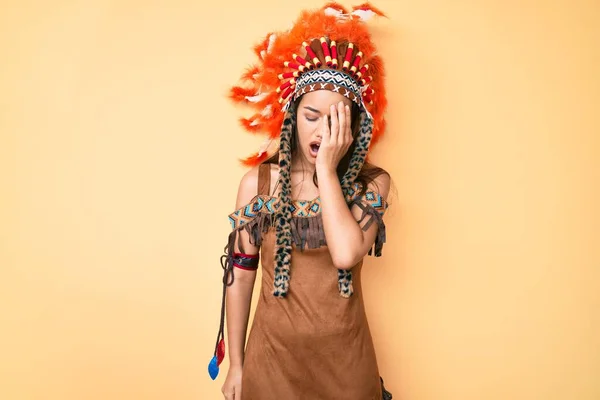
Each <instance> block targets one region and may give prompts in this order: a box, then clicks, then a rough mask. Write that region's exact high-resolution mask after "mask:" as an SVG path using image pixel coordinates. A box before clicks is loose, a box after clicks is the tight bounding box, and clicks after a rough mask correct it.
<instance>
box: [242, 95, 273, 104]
mask: <svg viewBox="0 0 600 400" xmlns="http://www.w3.org/2000/svg"><path fill="white" fill-rule="evenodd" d="M268 95H269V94H268V93H258V94H257V95H255V96H246V100H248V101H249V102H250V103H258V102H259V101H261V100H264V98H265V97H267V96H268Z"/></svg>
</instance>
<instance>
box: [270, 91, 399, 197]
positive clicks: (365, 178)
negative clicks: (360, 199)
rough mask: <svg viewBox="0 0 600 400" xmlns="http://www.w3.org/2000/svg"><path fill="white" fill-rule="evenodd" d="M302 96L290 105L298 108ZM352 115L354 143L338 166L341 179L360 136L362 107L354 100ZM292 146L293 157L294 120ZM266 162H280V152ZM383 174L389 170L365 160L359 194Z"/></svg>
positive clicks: (295, 143) (295, 142)
mask: <svg viewBox="0 0 600 400" xmlns="http://www.w3.org/2000/svg"><path fill="white" fill-rule="evenodd" d="M301 98H302V96H300V97H299V98H298V99H296V101H294V103H293V104H290V107H294V109H296V110H297V109H298V105H299V104H300V99H301ZM351 115H352V121H351V123H350V127H351V129H352V138H353V139H354V140H353V141H352V144H351V145H350V147H349V148H348V151H347V152H346V154H345V155H344V157H342V159H341V160H340V162H339V164H338V166H337V176H338V179H339V180H340V181H341V180H342V178H343V177H344V174H345V173H346V171H347V170H348V166H349V164H350V158H351V157H352V154H353V153H354V148H355V147H356V138H357V136H358V132H359V129H360V126H359V125H360V124H359V119H360V108H359V106H358V105H357V104H356V103H354V102H352V112H351ZM296 118H297V116H296ZM291 148H292V158H293V157H295V156H297V153H298V151H299V143H298V124H297V122H296V121H294V133H293V137H292V143H291ZM264 163H265V164H278V163H279V152H277V153H275V154H273V155H272V156H271V157H270V158H268V159H267V160H265V161H264ZM383 174H387V172H386V171H385V170H384V169H383V168H380V167H377V166H376V165H374V164H371V163H368V162H365V163H364V165H363V167H362V169H361V171H360V172H359V174H358V176H357V177H356V182H357V183H359V184H360V187H361V190H360V193H359V195H360V196H362V195H364V194H365V193H366V191H367V186H368V185H369V184H371V183H372V182H374V181H375V179H376V178H377V177H378V176H379V175H383ZM313 182H314V184H315V186H317V187H318V186H319V185H318V182H317V173H316V172H315V173H314V175H313Z"/></svg>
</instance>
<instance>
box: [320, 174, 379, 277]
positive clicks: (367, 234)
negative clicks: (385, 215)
mask: <svg viewBox="0 0 600 400" xmlns="http://www.w3.org/2000/svg"><path fill="white" fill-rule="evenodd" d="M317 175H318V177H319V194H320V197H321V208H322V211H321V213H322V218H323V229H324V231H325V238H326V240H327V246H328V247H329V253H330V254H331V258H332V259H333V263H334V265H335V266H336V267H337V268H339V269H350V268H352V267H354V266H355V265H356V264H357V263H358V262H360V260H362V259H363V258H364V257H365V255H366V254H367V253H368V252H369V250H370V249H371V248H372V247H373V243H374V242H375V238H376V236H377V230H378V229H379V225H378V224H371V226H370V227H369V228H368V229H367V230H365V231H363V228H362V226H361V225H359V223H358V221H359V219H360V218H361V215H362V210H361V209H360V208H358V207H353V208H352V209H350V208H349V207H348V205H347V204H346V200H345V199H344V196H343V194H342V189H341V187H340V183H339V180H338V177H337V174H336V172H335V170H334V171H320V172H317ZM368 190H373V191H375V192H377V193H379V194H380V195H381V196H382V197H383V199H384V200H385V199H386V198H387V195H388V193H389V190H390V178H389V175H387V174H382V175H379V176H378V177H377V178H375V181H374V184H371V185H369V189H368ZM366 223H367V221H363V223H362V224H363V225H364V224H366Z"/></svg>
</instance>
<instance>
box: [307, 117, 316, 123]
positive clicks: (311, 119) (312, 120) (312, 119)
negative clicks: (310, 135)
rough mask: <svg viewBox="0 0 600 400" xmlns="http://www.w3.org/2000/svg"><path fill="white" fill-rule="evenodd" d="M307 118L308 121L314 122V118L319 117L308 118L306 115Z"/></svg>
mask: <svg viewBox="0 0 600 400" xmlns="http://www.w3.org/2000/svg"><path fill="white" fill-rule="evenodd" d="M306 119H307V120H309V121H310V122H315V121H316V120H318V119H319V118H308V117H306Z"/></svg>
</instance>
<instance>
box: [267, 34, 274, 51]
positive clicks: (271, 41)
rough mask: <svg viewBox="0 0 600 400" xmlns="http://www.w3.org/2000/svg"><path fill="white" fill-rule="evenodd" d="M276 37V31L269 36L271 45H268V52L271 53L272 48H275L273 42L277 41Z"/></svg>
mask: <svg viewBox="0 0 600 400" xmlns="http://www.w3.org/2000/svg"><path fill="white" fill-rule="evenodd" d="M275 38H276V36H275V34H274V33H272V34H271V35H270V36H269V45H268V46H267V53H270V52H271V50H273V44H274V43H275Z"/></svg>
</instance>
